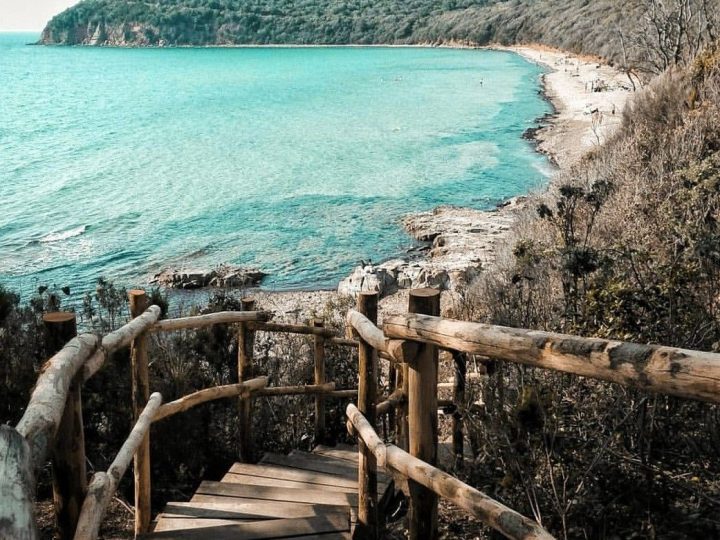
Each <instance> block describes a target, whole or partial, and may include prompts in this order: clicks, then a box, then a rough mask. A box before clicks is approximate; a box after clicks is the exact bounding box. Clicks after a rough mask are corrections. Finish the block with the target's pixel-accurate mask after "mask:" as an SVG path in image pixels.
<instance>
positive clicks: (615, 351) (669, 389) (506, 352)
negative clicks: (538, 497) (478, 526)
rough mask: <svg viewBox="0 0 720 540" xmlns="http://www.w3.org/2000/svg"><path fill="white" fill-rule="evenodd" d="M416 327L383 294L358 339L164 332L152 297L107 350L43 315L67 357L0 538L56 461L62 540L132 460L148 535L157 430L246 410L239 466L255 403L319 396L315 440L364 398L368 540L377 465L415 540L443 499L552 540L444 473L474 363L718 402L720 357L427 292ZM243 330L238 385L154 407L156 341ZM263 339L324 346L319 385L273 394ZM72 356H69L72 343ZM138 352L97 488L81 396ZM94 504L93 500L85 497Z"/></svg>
mask: <svg viewBox="0 0 720 540" xmlns="http://www.w3.org/2000/svg"><path fill="white" fill-rule="evenodd" d="M409 298H410V300H409V306H408V311H409V314H408V315H404V316H397V317H389V318H387V319H385V321H384V324H383V326H382V329H380V328H379V327H378V325H377V305H378V297H377V295H376V294H361V295H360V296H359V298H358V303H357V309H356V310H351V311H350V312H349V313H348V316H347V323H348V328H349V329H352V330H353V331H354V332H355V333H356V339H350V338H348V337H341V336H337V335H335V334H334V333H333V332H332V331H330V330H329V329H327V328H325V327H324V326H323V323H322V321H320V320H316V321H313V324H312V325H307V326H305V325H290V324H281V323H274V322H270V319H271V315H270V314H269V313H266V312H262V311H255V306H254V303H253V302H252V300H244V301H243V308H244V309H245V311H241V312H224V313H214V314H211V315H201V316H197V317H187V318H181V319H171V320H162V321H160V320H159V317H160V309H159V308H158V307H156V306H148V301H147V296H146V295H145V293H144V292H143V291H132V292H131V293H130V307H131V312H132V315H133V317H134V318H133V319H132V320H131V321H130V322H129V323H128V324H126V325H125V326H123V327H122V328H120V329H119V330H117V331H115V332H112V333H110V334H108V335H106V336H104V337H103V338H98V337H97V336H95V335H91V334H82V335H80V336H76V327H75V319H74V316H73V315H72V314H57V313H56V314H49V315H48V316H46V324H47V328H48V331H49V332H48V346H49V347H51V349H52V350H56V351H57V352H56V354H54V355H53V356H52V358H51V359H50V360H49V361H48V362H47V363H46V364H45V366H44V367H43V369H42V371H41V374H40V376H39V378H38V381H37V384H36V386H35V389H34V391H33V393H32V396H31V398H30V402H29V404H28V406H27V409H26V411H25V414H24V415H23V417H22V418H21V420H20V422H19V423H18V424H17V425H16V426H15V427H11V426H0V455H2V456H3V459H0V538H19V539H35V538H37V528H36V525H35V520H34V516H33V510H34V491H35V481H36V480H35V479H36V477H37V474H38V472H39V471H40V469H41V468H42V467H44V465H45V464H46V462H47V461H48V460H51V461H52V464H53V471H54V475H53V490H54V495H55V497H54V498H55V501H56V512H57V517H58V525H59V532H60V536H61V538H63V539H69V538H76V539H78V540H86V539H94V538H96V537H97V533H98V529H99V526H100V523H101V521H102V518H103V515H104V513H105V511H106V509H107V504H108V502H109V500H110V498H111V497H112V496H113V494H114V493H115V491H116V490H117V487H118V484H119V482H120V480H121V478H122V476H123V474H124V473H125V471H126V469H127V468H128V466H129V463H130V459H133V460H134V471H135V532H136V533H137V534H142V533H144V532H147V530H148V527H149V523H150V518H151V506H150V493H151V482H150V458H151V456H150V451H149V449H150V446H149V443H150V441H149V436H150V435H149V434H150V426H151V425H152V424H153V423H154V422H158V421H161V420H163V419H165V418H168V417H169V416H172V415H175V414H180V413H183V412H185V411H187V410H189V409H190V408H193V407H196V406H198V405H200V404H203V403H207V402H210V401H214V400H218V399H228V398H235V399H238V423H239V432H240V434H241V437H240V441H239V454H240V456H241V458H242V459H243V460H246V461H252V460H253V459H254V457H255V451H254V449H253V437H252V423H251V421H250V420H251V418H252V403H253V402H252V400H253V398H256V397H259V396H287V395H309V396H312V397H313V399H314V400H315V426H314V432H315V440H316V441H317V442H322V441H323V440H324V437H325V433H326V426H325V415H324V411H325V400H326V399H328V398H331V397H352V398H357V405H350V406H348V408H347V416H348V429H349V431H350V432H351V433H352V434H354V435H355V436H357V439H358V449H359V450H358V451H359V467H358V480H359V483H358V486H359V487H358V489H359V498H358V501H359V504H358V523H357V527H356V530H355V536H356V537H357V538H363V539H365V538H370V539H376V538H380V537H381V536H380V535H381V530H380V525H381V523H382V519H381V518H380V516H379V515H378V494H377V467H378V466H379V467H384V468H386V469H389V470H390V471H392V472H393V473H395V475H399V476H400V477H403V478H405V479H406V480H407V484H408V489H407V491H408V493H407V494H408V496H409V501H410V504H409V533H410V538H411V539H413V540H418V539H434V538H436V537H437V506H438V498H439V497H443V498H446V499H448V500H449V501H451V502H452V503H454V504H456V505H457V506H458V507H460V508H462V509H464V510H466V511H468V512H470V513H471V514H473V515H474V516H475V517H477V518H478V519H479V520H481V521H482V522H483V523H485V524H487V525H488V526H490V527H492V528H494V529H495V530H497V531H498V532H500V533H501V534H503V535H505V536H506V537H508V538H511V539H549V538H552V537H551V536H550V535H549V533H547V531H545V530H544V529H543V528H542V527H541V526H540V525H539V524H538V523H536V522H534V521H532V520H530V519H528V518H526V517H523V516H522V515H520V514H518V513H517V512H515V511H514V510H512V509H510V508H507V507H506V506H504V505H503V504H502V503H500V502H498V501H495V500H493V499H492V498H490V497H488V496H487V495H484V494H482V493H480V492H479V491H477V490H475V489H474V488H472V487H470V486H468V485H466V484H464V483H463V482H461V481H460V480H458V479H457V478H455V477H453V476H450V475H449V474H447V473H445V472H443V471H441V470H440V469H438V468H437V465H438V463H437V461H438V459H437V458H438V456H437V453H438V414H437V413H438V407H439V406H443V407H450V409H452V407H453V406H454V407H455V409H454V411H453V429H452V431H453V450H454V452H455V461H456V465H457V466H459V465H461V464H462V456H463V433H462V431H463V425H462V420H463V419H462V414H461V413H460V410H459V408H458V405H460V404H461V403H462V401H463V395H464V392H465V379H466V355H473V354H476V355H482V356H484V357H489V358H492V359H493V360H498V361H506V362H514V363H519V364H524V365H528V366H533V367H538V368H543V369H551V370H556V371H561V372H565V373H570V374H574V375H580V376H585V377H592V378H595V379H599V380H604V381H611V382H614V383H618V384H622V385H625V386H632V387H638V388H641V389H644V390H648V391H654V392H659V393H662V394H667V395H673V396H679V397H683V398H689V399H696V400H702V401H706V402H710V403H720V355H718V354H713V353H704V352H698V351H690V350H683V349H676V348H670V347H661V346H651V345H637V344H631V343H624V342H618V341H611V340H603V339H588V338H580V337H577V336H566V335H559V334H552V333H547V332H537V331H530V330H519V329H513V328H504V327H499V326H491V325H485V324H479V323H470V322H463V321H456V320H450V319H445V318H441V317H439V313H440V293H439V292H438V291H434V290H429V289H422V290H416V291H412V292H411V294H410V297H409ZM216 324H235V325H238V366H237V369H238V381H239V382H238V383H237V384H231V385H225V386H217V387H213V388H206V389H202V390H199V391H197V392H194V393H192V394H190V395H187V396H183V397H181V398H179V399H177V400H175V401H172V402H170V403H166V404H164V405H163V404H162V397H161V396H160V395H159V394H153V395H152V396H151V395H150V382H149V375H148V366H149V358H148V356H149V355H148V348H149V347H148V339H149V337H150V336H151V334H153V333H157V332H173V331H178V330H192V329H198V328H205V327H208V326H212V325H216ZM257 332H287V333H294V334H300V335H307V336H310V337H312V340H313V355H314V380H313V384H309V385H300V386H287V387H272V388H271V387H268V386H267V385H268V379H267V377H262V376H258V375H259V374H258V373H256V368H255V365H254V356H253V353H254V348H255V347H254V343H255V334H256V333H257ZM64 343H65V345H64V346H63V345H62V344H64ZM328 343H332V344H335V345H340V346H346V347H353V348H357V350H358V372H359V383H358V388H357V389H347V390H345V389H340V390H338V389H336V388H335V384H334V383H333V382H332V381H327V380H326V375H325V362H326V351H325V347H326V345H327V344H328ZM128 346H129V347H130V350H131V361H132V390H133V415H134V420H135V424H134V427H133V429H132V431H131V433H130V435H129V437H128V439H127V440H126V441H125V443H124V444H123V446H122V448H121V449H120V451H119V453H118V454H117V457H116V458H115V460H114V461H113V462H112V464H111V466H110V468H109V469H108V470H107V471H106V472H99V473H97V474H95V475H94V476H93V478H92V480H91V482H90V484H89V486H88V484H87V477H86V470H85V443H84V435H83V425H82V394H81V390H82V385H83V383H84V382H85V381H87V380H88V379H90V378H91V377H92V376H93V375H94V374H95V373H97V372H98V371H99V370H100V369H101V368H102V366H103V365H104V363H105V362H106V361H107V359H108V358H109V357H110V356H111V355H112V354H113V353H114V352H116V351H118V350H120V349H122V348H124V347H128ZM439 350H446V351H448V352H450V353H451V355H452V358H453V362H454V365H455V376H454V379H453V382H452V385H451V386H452V389H453V399H452V400H449V401H444V402H443V401H439V400H438V394H437V392H438V386H439V385H438V356H439V354H438V353H439ZM379 359H384V360H387V361H388V363H387V366H386V367H387V374H388V379H389V391H388V392H387V395H386V396H384V397H380V392H379V390H378V380H379ZM379 418H383V419H385V420H386V422H385V424H384V425H387V424H388V423H389V424H390V425H391V426H393V425H394V427H395V429H394V430H392V429H389V430H387V432H386V433H385V436H386V437H387V435H388V432H391V431H394V435H395V440H394V444H391V443H386V442H383V440H382V439H380V437H379V436H378V434H377V432H376V426H377V425H378V424H379V422H378V419H379ZM88 494H89V496H88Z"/></svg>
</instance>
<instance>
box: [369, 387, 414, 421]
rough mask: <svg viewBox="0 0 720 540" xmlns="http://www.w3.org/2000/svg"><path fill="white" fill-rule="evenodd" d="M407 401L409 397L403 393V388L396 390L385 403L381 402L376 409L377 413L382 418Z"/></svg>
mask: <svg viewBox="0 0 720 540" xmlns="http://www.w3.org/2000/svg"><path fill="white" fill-rule="evenodd" d="M406 399H407V396H405V392H403V389H402V388H398V389H396V390H395V391H394V392H393V393H392V394H390V395H389V396H388V397H387V398H386V399H385V400H384V401H381V402H380V403H378V404H377V406H376V407H375V413H376V414H377V415H378V416H380V415H383V414H387V413H388V412H390V411H391V410H392V409H394V408H395V407H397V406H398V405H399V404H400V403H402V402H403V401H405V400H406Z"/></svg>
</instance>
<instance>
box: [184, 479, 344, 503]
mask: <svg viewBox="0 0 720 540" xmlns="http://www.w3.org/2000/svg"><path fill="white" fill-rule="evenodd" d="M196 493H197V494H203V495H219V496H222V497H241V498H246V499H258V500H271V501H286V502H306V503H310V504H330V505H337V504H343V505H348V506H357V494H356V493H337V492H330V491H324V490H318V489H291V488H277V487H271V486H244V485H241V484H225V483H222V482H209V481H204V482H203V483H201V484H200V487H199V488H198V489H197V492H196Z"/></svg>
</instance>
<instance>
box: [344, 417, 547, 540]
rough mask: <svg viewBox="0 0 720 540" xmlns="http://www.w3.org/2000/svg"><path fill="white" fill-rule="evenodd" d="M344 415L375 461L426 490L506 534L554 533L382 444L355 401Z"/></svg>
mask: <svg viewBox="0 0 720 540" xmlns="http://www.w3.org/2000/svg"><path fill="white" fill-rule="evenodd" d="M347 416H348V419H349V422H348V423H349V426H348V429H349V430H352V431H354V433H356V434H358V435H359V436H360V438H361V439H362V440H363V441H364V442H365V443H366V444H367V446H368V448H371V449H372V450H373V452H374V453H375V457H376V458H377V461H378V464H382V466H384V467H385V468H387V469H391V470H394V471H396V472H398V473H400V474H401V475H402V476H404V477H406V478H409V479H410V480H412V481H413V482H414V483H416V484H419V485H422V486H424V487H425V488H427V490H428V491H431V492H432V493H435V494H437V495H439V496H441V497H443V498H445V499H447V500H448V501H450V502H452V503H453V504H455V505H457V506H459V507H460V508H462V509H464V510H467V511H468V512H470V513H471V514H472V515H474V516H475V517H476V518H478V519H480V520H481V521H482V522H484V523H486V524H487V525H489V526H490V527H492V528H493V529H495V530H496V531H498V532H500V533H502V534H503V535H505V536H506V537H507V538H511V539H514V540H552V538H553V537H552V536H551V535H550V534H548V532H547V531H545V530H544V529H543V528H542V527H541V526H540V525H538V524H537V523H536V522H534V521H532V520H529V519H527V518H526V517H524V516H522V515H521V514H518V513H517V512H515V511H514V510H511V509H510V508H508V507H506V506H505V505H503V504H502V503H499V502H497V501H495V500H494V499H492V498H490V497H488V496H487V495H485V494H484V493H481V492H480V491H478V490H476V489H475V488H472V487H470V486H468V485H467V484H465V483H463V482H461V481H460V480H458V479H457V478H455V477H453V476H451V475H449V474H447V473H445V472H443V471H441V470H440V469H438V468H436V467H433V466H432V465H430V464H428V463H425V462H424V461H421V460H420V459H418V458H416V457H413V456H411V455H410V454H408V453H407V452H405V451H404V450H402V449H400V448H398V447H397V446H395V445H392V444H385V443H384V442H383V441H382V439H380V437H379V436H378V435H377V433H376V432H375V430H374V429H373V428H372V426H371V425H370V423H369V422H368V421H367V419H366V418H365V417H364V416H363V415H362V413H361V412H360V411H359V410H358V409H357V408H356V407H355V406H354V405H349V406H348V408H347Z"/></svg>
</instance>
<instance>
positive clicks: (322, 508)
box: [161, 497, 348, 521]
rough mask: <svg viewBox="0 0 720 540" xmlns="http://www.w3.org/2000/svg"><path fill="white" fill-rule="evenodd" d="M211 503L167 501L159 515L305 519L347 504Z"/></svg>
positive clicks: (340, 509) (223, 500)
mask: <svg viewBox="0 0 720 540" xmlns="http://www.w3.org/2000/svg"><path fill="white" fill-rule="evenodd" d="M217 499H218V500H217V501H214V502H171V503H167V505H166V506H165V510H164V511H163V513H162V514H161V515H163V516H171V517H189V518H210V519H244V520H248V521H262V520H264V519H280V518H305V517H313V516H318V515H322V514H324V513H328V514H334V513H338V512H343V511H345V512H347V508H348V507H347V506H335V505H318V504H315V505H311V504H305V503H288V502H274V501H254V502H241V501H236V500H234V499H228V498H227V497H218V498H217Z"/></svg>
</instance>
